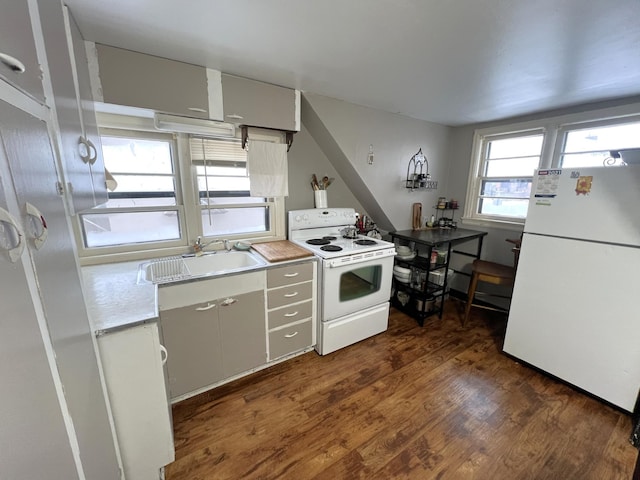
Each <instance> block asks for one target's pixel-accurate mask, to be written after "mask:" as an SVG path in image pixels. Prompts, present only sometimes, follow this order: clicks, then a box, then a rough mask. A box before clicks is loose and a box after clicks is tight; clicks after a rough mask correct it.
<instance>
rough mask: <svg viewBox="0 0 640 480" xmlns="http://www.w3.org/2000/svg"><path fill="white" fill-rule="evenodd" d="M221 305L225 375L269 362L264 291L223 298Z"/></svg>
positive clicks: (228, 375)
mask: <svg viewBox="0 0 640 480" xmlns="http://www.w3.org/2000/svg"><path fill="white" fill-rule="evenodd" d="M219 308H220V335H221V338H222V359H223V364H224V376H225V377H230V376H232V375H235V374H237V373H240V372H245V371H247V370H250V369H252V368H254V367H257V366H259V365H263V364H264V363H266V361H267V344H266V343H267V341H266V327H265V316H264V293H263V291H257V292H250V293H244V294H242V295H235V296H233V297H230V298H228V299H223V300H221V301H220V304H219Z"/></svg>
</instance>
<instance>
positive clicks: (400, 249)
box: [396, 246, 412, 255]
mask: <svg viewBox="0 0 640 480" xmlns="http://www.w3.org/2000/svg"><path fill="white" fill-rule="evenodd" d="M396 251H397V252H398V255H410V254H411V253H412V252H411V249H410V248H409V247H405V246H400V247H396Z"/></svg>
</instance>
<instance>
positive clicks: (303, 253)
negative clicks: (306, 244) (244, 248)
mask: <svg viewBox="0 0 640 480" xmlns="http://www.w3.org/2000/svg"><path fill="white" fill-rule="evenodd" d="M252 248H253V249H254V250H255V251H257V252H258V253H259V254H260V255H262V256H263V257H264V258H265V259H267V260H268V261H269V262H282V261H284V260H294V259H296V258H304V257H310V256H311V255H313V253H311V252H310V251H309V250H307V249H306V248H302V247H299V246H298V245H296V244H295V243H292V242H290V241H289V240H279V241H277V242H264V243H256V244H253V245H252Z"/></svg>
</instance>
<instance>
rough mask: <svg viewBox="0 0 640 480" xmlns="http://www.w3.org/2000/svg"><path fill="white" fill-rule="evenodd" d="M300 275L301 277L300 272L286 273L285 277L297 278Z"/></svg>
mask: <svg viewBox="0 0 640 480" xmlns="http://www.w3.org/2000/svg"><path fill="white" fill-rule="evenodd" d="M298 275H300V272H294V273H285V274H284V276H285V277H297V276H298Z"/></svg>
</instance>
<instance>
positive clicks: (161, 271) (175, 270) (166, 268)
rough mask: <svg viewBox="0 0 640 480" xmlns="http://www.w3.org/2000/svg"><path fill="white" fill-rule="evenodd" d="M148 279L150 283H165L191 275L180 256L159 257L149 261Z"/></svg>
mask: <svg viewBox="0 0 640 480" xmlns="http://www.w3.org/2000/svg"><path fill="white" fill-rule="evenodd" d="M148 268H149V271H148V273H149V280H151V282H152V283H156V284H158V283H167V282H175V281H176V280H183V279H186V278H189V277H190V276H191V272H189V268H188V267H187V265H186V264H185V263H184V260H183V259H182V257H166V258H159V259H158V260H154V261H152V262H150V263H149V265H148Z"/></svg>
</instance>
